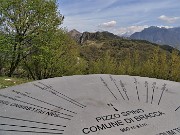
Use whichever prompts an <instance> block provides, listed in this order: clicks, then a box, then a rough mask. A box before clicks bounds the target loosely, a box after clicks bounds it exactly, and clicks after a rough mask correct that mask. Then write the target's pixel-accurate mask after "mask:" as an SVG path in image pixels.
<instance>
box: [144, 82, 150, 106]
mask: <svg viewBox="0 0 180 135" xmlns="http://www.w3.org/2000/svg"><path fill="white" fill-rule="evenodd" d="M145 87H146V88H147V91H146V92H147V93H146V103H148V93H149V92H148V91H149V90H148V82H147V81H145Z"/></svg>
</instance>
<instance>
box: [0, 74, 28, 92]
mask: <svg viewBox="0 0 180 135" xmlns="http://www.w3.org/2000/svg"><path fill="white" fill-rule="evenodd" d="M30 81H31V80H27V79H23V78H13V77H6V76H3V77H0V89H3V88H7V87H10V86H14V85H18V84H22V83H26V82H30Z"/></svg>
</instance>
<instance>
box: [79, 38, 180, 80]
mask: <svg viewBox="0 0 180 135" xmlns="http://www.w3.org/2000/svg"><path fill="white" fill-rule="evenodd" d="M88 42H90V41H88ZM93 42H94V41H93ZM103 42H104V44H103V45H101V46H99V45H96V46H94V45H92V46H91V45H87V43H85V45H84V46H82V47H81V56H82V57H83V58H84V59H86V60H87V61H88V63H89V64H88V65H89V66H88V67H87V71H86V72H85V74H92V73H96V74H99V73H103V74H104V73H106V74H127V75H138V76H146V77H153V78H160V79H166V80H173V81H180V55H179V51H178V50H175V49H174V50H173V51H172V50H171V51H170V52H168V51H166V50H164V49H162V48H160V47H159V46H158V45H156V44H151V43H149V42H144V41H137V40H136V41H134V40H133V41H131V40H126V39H118V40H107V41H103Z"/></svg>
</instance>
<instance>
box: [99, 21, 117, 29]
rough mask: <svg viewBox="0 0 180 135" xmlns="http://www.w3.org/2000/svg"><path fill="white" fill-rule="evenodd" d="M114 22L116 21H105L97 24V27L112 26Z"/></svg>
mask: <svg viewBox="0 0 180 135" xmlns="http://www.w3.org/2000/svg"><path fill="white" fill-rule="evenodd" d="M116 23H117V22H116V21H110V22H105V23H102V24H99V27H102V28H112V27H115V26H116Z"/></svg>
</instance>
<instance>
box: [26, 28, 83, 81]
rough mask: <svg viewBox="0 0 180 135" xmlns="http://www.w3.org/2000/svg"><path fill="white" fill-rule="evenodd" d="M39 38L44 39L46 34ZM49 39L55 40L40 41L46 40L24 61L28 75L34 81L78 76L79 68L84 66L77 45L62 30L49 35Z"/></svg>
mask: <svg viewBox="0 0 180 135" xmlns="http://www.w3.org/2000/svg"><path fill="white" fill-rule="evenodd" d="M46 34H47V33H46ZM39 37H41V38H44V34H42V35H41V36H39ZM45 39H46V38H45ZM49 39H53V40H49V41H48V40H46V42H42V43H41V42H40V41H44V40H40V41H39V44H38V46H36V47H35V48H34V50H37V51H36V53H35V54H33V55H31V56H29V57H27V58H26V59H25V60H24V61H23V62H24V68H25V69H26V71H28V72H27V74H29V75H30V76H31V77H32V78H33V79H43V78H50V77H55V76H63V75H71V74H76V69H77V67H78V66H79V65H80V64H82V63H81V62H80V61H78V47H77V45H76V43H75V42H74V41H73V40H71V39H70V38H69V37H68V36H67V34H66V33H64V32H63V31H62V30H59V31H57V32H56V33H53V34H52V35H49ZM78 62H79V64H78ZM79 73H80V71H79Z"/></svg>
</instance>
